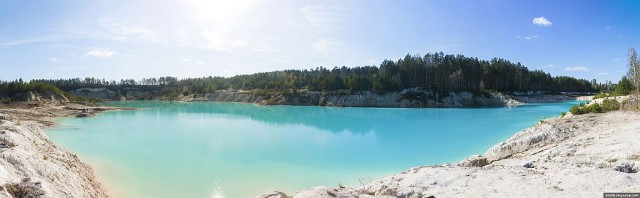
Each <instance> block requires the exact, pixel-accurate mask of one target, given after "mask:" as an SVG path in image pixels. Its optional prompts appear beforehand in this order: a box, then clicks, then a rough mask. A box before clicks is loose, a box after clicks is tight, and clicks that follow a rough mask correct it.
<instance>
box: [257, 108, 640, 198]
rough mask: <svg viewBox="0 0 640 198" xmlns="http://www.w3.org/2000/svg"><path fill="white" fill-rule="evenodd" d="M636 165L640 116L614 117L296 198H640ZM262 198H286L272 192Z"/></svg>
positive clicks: (554, 124)
mask: <svg viewBox="0 0 640 198" xmlns="http://www.w3.org/2000/svg"><path fill="white" fill-rule="evenodd" d="M639 166H640V113H639V112H633V111H615V112H609V113H603V114H587V115H578V116H568V117H565V118H553V119H548V120H545V121H543V122H541V123H539V124H537V125H536V126H533V127H530V128H527V129H524V130H522V131H520V132H518V133H516V134H515V135H514V136H513V137H511V138H509V139H508V140H506V141H505V142H501V143H499V144H497V145H495V146H493V147H492V148H491V149H489V150H488V151H487V152H486V153H485V154H484V155H483V156H472V157H469V158H467V159H465V160H463V161H462V162H459V163H454V164H444V165H440V166H422V167H415V168H412V169H410V170H407V171H404V172H402V173H401V174H398V175H393V176H390V177H386V178H383V179H379V180H376V181H373V182H371V183H368V184H364V185H362V186H354V187H344V186H337V187H326V186H321V187H315V188H311V189H308V190H305V191H301V192H298V193H296V194H295V195H294V196H293V197H295V198H298V197H416V198H420V197H423V198H427V197H603V193H604V192H635V193H640V173H637V172H638V169H639ZM258 197H260V198H267V197H269V198H274V197H289V196H287V195H286V194H284V193H282V192H278V191H273V192H268V193H265V194H262V195H259V196H258Z"/></svg>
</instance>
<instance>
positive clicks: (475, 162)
mask: <svg viewBox="0 0 640 198" xmlns="http://www.w3.org/2000/svg"><path fill="white" fill-rule="evenodd" d="M487 164H489V161H488V160H487V158H486V157H482V156H480V155H474V156H471V157H468V158H466V159H464V160H462V161H461V162H460V163H458V165H460V166H464V167H483V166H486V165H487Z"/></svg>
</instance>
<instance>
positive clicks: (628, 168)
mask: <svg viewBox="0 0 640 198" xmlns="http://www.w3.org/2000/svg"><path fill="white" fill-rule="evenodd" d="M613 170H615V171H618V172H623V173H637V172H638V170H636V169H634V168H633V166H632V165H631V164H627V163H622V164H620V165H617V166H616V167H614V168H613Z"/></svg>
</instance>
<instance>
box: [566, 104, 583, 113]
mask: <svg viewBox="0 0 640 198" xmlns="http://www.w3.org/2000/svg"><path fill="white" fill-rule="evenodd" d="M580 104H581V105H582V104H583V103H580ZM569 112H571V114H573V115H580V114H584V110H582V107H581V106H578V105H573V107H571V109H569Z"/></svg>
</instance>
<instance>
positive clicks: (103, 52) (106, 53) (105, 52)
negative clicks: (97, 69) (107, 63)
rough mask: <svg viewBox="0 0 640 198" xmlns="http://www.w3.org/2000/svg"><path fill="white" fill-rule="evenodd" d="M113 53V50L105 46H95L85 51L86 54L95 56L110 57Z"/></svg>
mask: <svg viewBox="0 0 640 198" xmlns="http://www.w3.org/2000/svg"><path fill="white" fill-rule="evenodd" d="M114 54H115V52H114V51H111V50H109V49H105V48H95V49H92V50H89V51H88V52H87V56H95V57H102V58H110V57H112V56H113V55H114Z"/></svg>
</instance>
